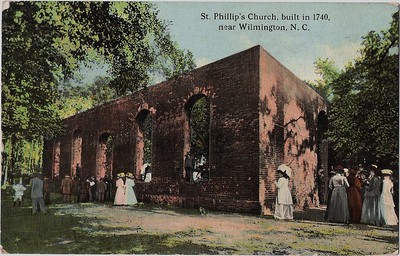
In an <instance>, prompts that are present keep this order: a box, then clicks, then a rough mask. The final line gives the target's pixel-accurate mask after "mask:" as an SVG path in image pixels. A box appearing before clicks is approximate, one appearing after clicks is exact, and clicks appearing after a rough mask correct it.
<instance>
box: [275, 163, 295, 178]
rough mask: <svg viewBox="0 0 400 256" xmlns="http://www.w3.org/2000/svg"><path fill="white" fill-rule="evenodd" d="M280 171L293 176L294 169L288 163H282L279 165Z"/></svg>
mask: <svg viewBox="0 0 400 256" xmlns="http://www.w3.org/2000/svg"><path fill="white" fill-rule="evenodd" d="M278 172H282V173H284V174H286V175H287V176H288V177H289V178H291V177H292V169H291V168H290V167H289V166H287V165H286V164H281V165H279V166H278Z"/></svg>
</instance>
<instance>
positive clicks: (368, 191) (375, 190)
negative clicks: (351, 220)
mask: <svg viewBox="0 0 400 256" xmlns="http://www.w3.org/2000/svg"><path fill="white" fill-rule="evenodd" d="M368 169H369V174H370V176H369V177H368V179H367V180H366V185H365V192H364V201H363V207H362V213H361V223H364V224H372V225H376V226H380V225H382V224H383V223H382V216H381V213H380V210H379V198H380V195H381V181H380V180H379V178H378V177H376V172H377V168H376V167H375V166H373V165H372V166H369V168H368Z"/></svg>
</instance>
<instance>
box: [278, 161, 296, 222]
mask: <svg viewBox="0 0 400 256" xmlns="http://www.w3.org/2000/svg"><path fill="white" fill-rule="evenodd" d="M291 174H292V170H291V169H290V167H289V166H287V165H284V164H281V165H280V166H279V167H278V175H279V179H278V182H275V184H276V187H277V189H278V195H277V197H276V203H275V214H274V217H275V219H288V220H291V219H293V200H292V194H291V193H290V190H289V179H290V177H291Z"/></svg>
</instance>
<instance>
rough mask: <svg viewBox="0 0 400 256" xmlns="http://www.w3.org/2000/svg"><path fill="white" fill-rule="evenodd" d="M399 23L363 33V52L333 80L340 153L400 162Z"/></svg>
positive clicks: (334, 138) (333, 133)
mask: <svg viewBox="0 0 400 256" xmlns="http://www.w3.org/2000/svg"><path fill="white" fill-rule="evenodd" d="M398 29H399V22H398V13H395V14H394V15H393V19H392V22H391V24H390V28H389V29H388V30H385V31H381V32H380V33H377V32H375V31H371V32H369V33H368V34H367V35H366V36H365V37H363V41H362V46H363V48H362V49H361V50H360V53H361V57H360V58H358V59H357V60H355V62H354V64H352V65H349V66H348V67H346V69H345V70H344V72H343V73H341V74H340V75H339V77H338V78H337V79H335V80H333V81H332V83H331V85H332V91H333V100H332V107H331V110H330V126H331V127H330V130H329V137H330V141H331V142H333V145H334V149H335V151H336V152H337V157H338V158H341V159H350V160H352V161H357V162H360V161H366V162H367V163H377V164H379V165H380V166H390V165H398V146H399V145H398V140H399V138H398V131H399V123H398V118H399V116H398V100H399V92H398V81H399V73H398V70H399V62H398V60H399V53H398V43H399V34H398Z"/></svg>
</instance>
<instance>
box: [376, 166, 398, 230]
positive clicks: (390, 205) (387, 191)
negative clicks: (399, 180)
mask: <svg viewBox="0 0 400 256" xmlns="http://www.w3.org/2000/svg"><path fill="white" fill-rule="evenodd" d="M381 174H382V176H383V181H382V194H381V197H380V200H379V209H380V213H381V215H382V220H383V224H384V225H389V226H395V225H397V223H398V222H399V221H398V218H397V215H396V212H395V211H394V206H395V205H394V200H393V182H392V180H391V179H390V178H391V176H392V174H393V172H392V170H390V169H383V170H382V171H381Z"/></svg>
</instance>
